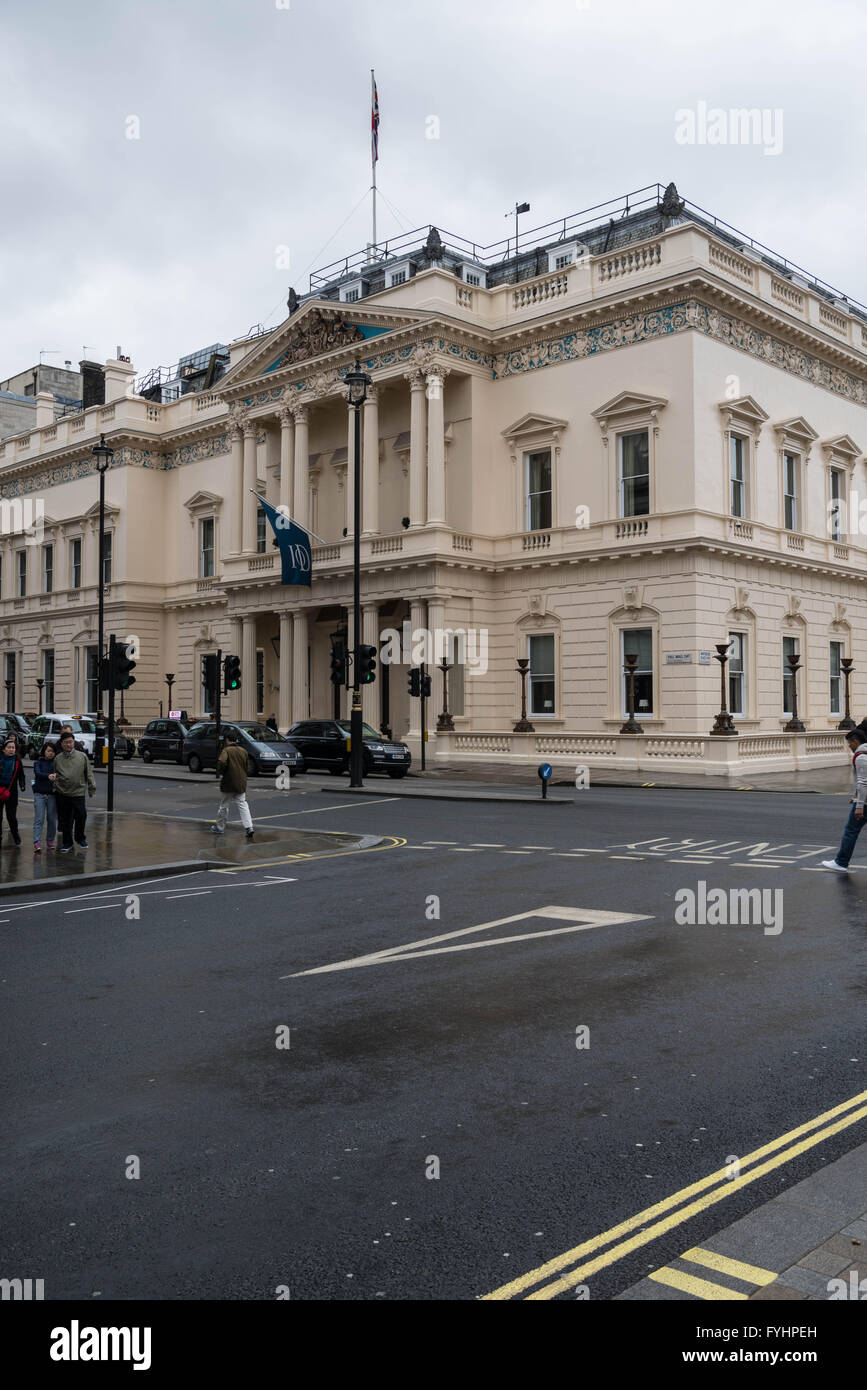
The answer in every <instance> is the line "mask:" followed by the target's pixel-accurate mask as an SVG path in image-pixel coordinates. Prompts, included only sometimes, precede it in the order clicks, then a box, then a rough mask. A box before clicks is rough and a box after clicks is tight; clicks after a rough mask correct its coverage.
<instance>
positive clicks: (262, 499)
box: [250, 487, 343, 545]
mask: <svg viewBox="0 0 867 1390" xmlns="http://www.w3.org/2000/svg"><path fill="white" fill-rule="evenodd" d="M250 492H252V494H253V496H254V497H255V498H257V499H258V501H260V502H265V503H267V505H268V506H270V505H271V504H270V502H268V499H267V497H263V496H262V494H261V493H260V492H257V491H256V490H255V488H252V487H251V488H250ZM274 510H275V512H280V515H281V516H285V517H286V519H287V521H291V522H292V525H293V526H297V527H298V530H299V531H306V532H307V534H308V536H312V537H313V539H314V540H315V541H318V542H319V544H320V545H339V544H340V541H324V540H323V539H322V537H321V536H317V534H316V532H315V531H311V530H310V527H309V526H302V525H301V522H300V521H296V520H295V518H294V517H292V516H290V515H289V513H288V511H285V512H281V511H280V508H279V507H275V508H274ZM340 540H343V537H342V536H341V537H340Z"/></svg>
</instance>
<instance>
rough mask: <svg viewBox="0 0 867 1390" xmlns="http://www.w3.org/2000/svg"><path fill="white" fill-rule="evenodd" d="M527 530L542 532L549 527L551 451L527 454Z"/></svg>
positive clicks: (550, 515)
mask: <svg viewBox="0 0 867 1390" xmlns="http://www.w3.org/2000/svg"><path fill="white" fill-rule="evenodd" d="M526 459H527V530H528V531H544V530H546V529H547V528H548V527H549V526H550V525H551V517H552V506H551V450H550V449H540V450H539V451H538V452H537V453H535V454H527V455H526Z"/></svg>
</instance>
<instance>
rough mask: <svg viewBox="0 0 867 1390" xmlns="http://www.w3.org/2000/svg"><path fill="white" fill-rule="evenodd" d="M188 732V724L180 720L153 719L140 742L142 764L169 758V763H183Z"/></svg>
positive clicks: (139, 749)
mask: <svg viewBox="0 0 867 1390" xmlns="http://www.w3.org/2000/svg"><path fill="white" fill-rule="evenodd" d="M188 732H189V730H188V728H187V726H186V724H182V723H181V722H180V720H178V719H152V720H151V722H150V723H149V724H148V726H147V728H146V729H145V731H144V733H143V734H142V736H141V738H140V739H139V741H138V751H139V756H140V758H141V760H142V762H143V763H153V762H158V761H159V759H161V758H167V759H168V760H169V762H173V763H182V762H183V760H184V759H183V752H184V739H185V738H186V737H187V734H188Z"/></svg>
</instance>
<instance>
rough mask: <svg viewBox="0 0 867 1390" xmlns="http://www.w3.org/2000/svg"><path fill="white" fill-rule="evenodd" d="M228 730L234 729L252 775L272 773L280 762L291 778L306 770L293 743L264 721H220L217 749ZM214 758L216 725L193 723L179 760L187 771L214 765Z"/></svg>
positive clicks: (222, 744) (221, 748)
mask: <svg viewBox="0 0 867 1390" xmlns="http://www.w3.org/2000/svg"><path fill="white" fill-rule="evenodd" d="M228 729H234V730H235V733H236V734H237V736H238V742H239V744H240V745H241V747H242V748H243V749H244V750H245V751H246V753H247V756H248V758H249V760H250V766H249V771H250V776H251V777H258V776H259V774H260V773H263V774H266V775H267V774H270V775H272V776H273V775H274V774H276V772H277V771H278V769H279V768H280V766H281V764H284V765H285V766H286V767H288V768H289V774H290V776H292V777H294V776H295V774H296V773H297V772H304V771H305V762H304V758H303V757H302V755H301V754H300V753H299V751H298V749H297V748H296V747H295V744H294V742H291V741H290V740H289V739H288V738H286V737H285V735H284V734H276V733H275V732H274V730H273V729H269V728H268V726H267V724H260V723H259V722H258V720H255V719H241V720H232V722H231V723H230V724H221V726H220V749H219V751H220V752H222V750H223V748H224V746H225V734H226V731H227V730H228ZM217 757H218V750H217V726H216V724H212V723H208V724H194V725H193V727H192V728H191V729H188V730H187V736H186V738H185V739H184V746H183V749H182V752H181V760H182V762H185V763H186V765H187V767H188V768H189V769H190V772H204V771H205V769H206V768H207V769H213V768H216V766H217Z"/></svg>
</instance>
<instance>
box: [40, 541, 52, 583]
mask: <svg viewBox="0 0 867 1390" xmlns="http://www.w3.org/2000/svg"><path fill="white" fill-rule="evenodd" d="M53 588H54V546H53V545H44V546H43V547H42V592H43V593H44V594H50V593H51V591H52V589H53Z"/></svg>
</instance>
